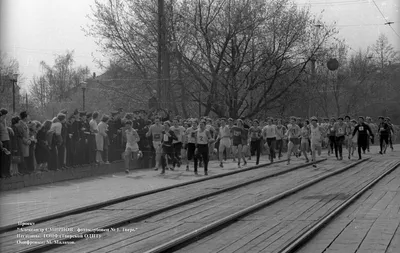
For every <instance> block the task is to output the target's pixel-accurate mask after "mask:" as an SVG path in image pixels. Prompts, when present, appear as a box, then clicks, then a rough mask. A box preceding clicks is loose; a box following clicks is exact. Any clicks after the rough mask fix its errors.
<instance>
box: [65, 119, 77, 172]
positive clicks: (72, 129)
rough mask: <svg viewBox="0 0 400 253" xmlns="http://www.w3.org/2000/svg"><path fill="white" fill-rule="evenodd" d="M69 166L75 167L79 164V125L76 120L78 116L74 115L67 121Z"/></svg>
mask: <svg viewBox="0 0 400 253" xmlns="http://www.w3.org/2000/svg"><path fill="white" fill-rule="evenodd" d="M67 132H68V133H67V143H66V147H67V166H68V167H74V166H75V165H77V158H76V155H77V152H76V148H77V147H78V141H79V126H78V121H76V116H75V115H72V116H71V117H70V118H69V121H68V123H67Z"/></svg>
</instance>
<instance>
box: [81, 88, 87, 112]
mask: <svg viewBox="0 0 400 253" xmlns="http://www.w3.org/2000/svg"><path fill="white" fill-rule="evenodd" d="M80 85H81V88H82V96H83V111H85V92H86V88H87V83H86V82H81V83H80Z"/></svg>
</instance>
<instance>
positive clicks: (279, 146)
mask: <svg viewBox="0 0 400 253" xmlns="http://www.w3.org/2000/svg"><path fill="white" fill-rule="evenodd" d="M276 149H277V150H278V157H282V149H283V140H282V139H280V140H276Z"/></svg>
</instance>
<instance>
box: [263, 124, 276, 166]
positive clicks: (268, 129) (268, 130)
mask: <svg viewBox="0 0 400 253" xmlns="http://www.w3.org/2000/svg"><path fill="white" fill-rule="evenodd" d="M262 133H263V137H264V140H266V142H267V143H268V147H269V160H270V161H271V163H272V162H273V161H274V158H275V143H276V125H274V124H272V118H268V120H267V125H266V126H265V127H264V128H263V130H262Z"/></svg>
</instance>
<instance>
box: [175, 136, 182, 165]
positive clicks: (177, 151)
mask: <svg viewBox="0 0 400 253" xmlns="http://www.w3.org/2000/svg"><path fill="white" fill-rule="evenodd" d="M173 147H174V157H175V161H176V163H178V164H179V165H180V164H181V151H182V142H178V143H174V144H173ZM173 165H174V166H175V163H174V164H173Z"/></svg>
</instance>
